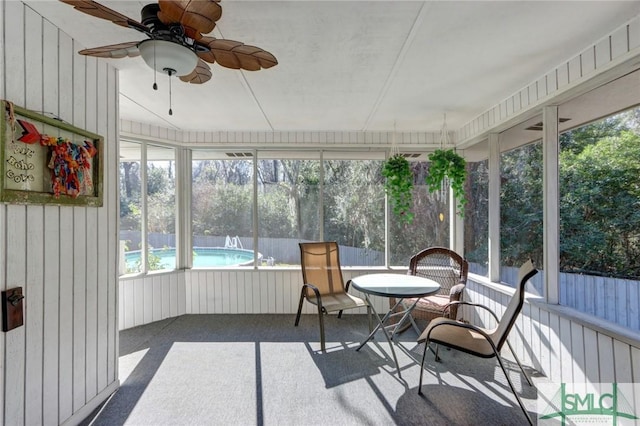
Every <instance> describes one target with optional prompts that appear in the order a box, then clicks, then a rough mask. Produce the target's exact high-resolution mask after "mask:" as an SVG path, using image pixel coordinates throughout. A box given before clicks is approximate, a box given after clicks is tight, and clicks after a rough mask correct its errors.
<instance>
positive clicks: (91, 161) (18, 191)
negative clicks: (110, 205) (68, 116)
mask: <svg viewBox="0 0 640 426" xmlns="http://www.w3.org/2000/svg"><path fill="white" fill-rule="evenodd" d="M1 108H2V111H3V112H4V117H3V120H1V121H0V176H2V179H1V185H0V201H1V202H5V203H17V204H60V205H83V206H90V207H100V206H102V187H103V149H104V147H103V143H104V140H103V138H102V137H101V136H99V135H96V134H94V133H91V132H88V131H86V130H83V129H80V128H77V127H74V126H72V125H70V124H68V123H64V122H62V121H60V120H57V119H54V118H50V117H45V116H44V115H41V114H38V113H36V112H33V111H29V110H27V109H24V108H20V107H18V106H15V105H13V104H12V103H10V102H8V101H2V102H1Z"/></svg>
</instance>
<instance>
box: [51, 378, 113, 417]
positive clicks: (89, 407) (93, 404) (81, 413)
mask: <svg viewBox="0 0 640 426" xmlns="http://www.w3.org/2000/svg"><path fill="white" fill-rule="evenodd" d="M119 387H120V380H115V381H114V382H112V383H111V384H110V385H109V386H107V387H106V388H104V390H103V391H102V392H100V393H99V394H98V395H96V396H95V397H93V398H92V399H91V401H89V402H87V403H86V404H85V406H84V407H82V408H80V409H79V410H78V411H76V412H75V413H73V415H72V416H71V417H69V418H68V419H67V420H65V421H64V422H63V423H62V426H76V425H78V424H80V423H81V422H82V421H83V420H85V419H86V418H87V417H89V415H91V413H93V411H94V410H95V409H96V408H98V407H99V406H100V404H102V403H103V402H104V401H106V400H107V399H108V398H109V397H110V396H111V395H112V394H113V393H114V392H115V391H117V390H118V388H119Z"/></svg>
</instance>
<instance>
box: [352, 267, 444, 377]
mask: <svg viewBox="0 0 640 426" xmlns="http://www.w3.org/2000/svg"><path fill="white" fill-rule="evenodd" d="M350 281H351V285H353V288H355V289H356V290H359V291H361V292H362V293H363V294H364V296H365V298H366V300H367V303H368V304H369V306H370V307H371V310H372V311H373V314H374V317H375V318H376V320H377V321H378V325H376V327H375V328H374V329H373V331H372V332H371V333H370V334H369V336H368V337H367V338H366V339H365V340H364V341H363V342H362V343H361V344H360V346H358V347H357V348H356V351H359V350H360V349H361V348H362V347H363V346H364V345H365V344H366V343H367V342H368V341H369V340H371V339H372V338H373V336H374V335H375V334H376V332H377V331H378V330H382V332H383V333H384V337H385V338H386V339H387V342H389V347H390V348H391V353H392V354H393V359H394V361H395V363H396V368H397V370H398V377H400V378H402V374H401V373H400V365H399V364H398V358H397V357H396V352H395V350H394V349H393V344H392V342H391V340H392V338H393V335H394V334H395V332H396V330H397V329H398V327H400V325H402V324H403V323H404V322H405V321H406V320H407V319H409V320H410V321H411V322H412V324H413V325H414V327H416V328H417V326H416V325H415V322H414V320H413V318H412V317H411V311H413V308H415V306H416V304H417V303H418V300H419V299H420V298H421V297H425V296H429V295H431V294H433V293H436V292H437V291H438V290H440V284H438V283H437V282H436V281H434V280H431V279H429V278H423V277H417V276H415V275H404V274H389V273H376V274H366V275H360V276H357V277H354V278H351V280H350ZM370 295H374V296H381V297H394V298H396V299H397V302H396V304H395V305H394V306H393V307H392V308H391V309H389V311H388V312H387V313H386V314H385V315H384V317H383V318H382V319H380V315H378V313H377V312H376V310H375V308H374V307H373V303H371V300H370V298H369V296H370ZM405 298H407V299H408V298H411V299H413V298H415V299H416V300H415V301H414V302H413V303H412V304H411V306H409V307H406V309H404V310H402V311H400V312H394V310H395V309H396V307H398V306H399V305H400V304H401V303H402V300H403V299H405ZM402 306H404V305H402ZM396 315H402V319H400V321H398V323H397V324H395V325H393V326H385V323H386V322H387V321H388V320H389V318H391V317H392V316H396ZM387 328H392V329H393V331H392V332H391V335H390V334H389V333H388V332H387Z"/></svg>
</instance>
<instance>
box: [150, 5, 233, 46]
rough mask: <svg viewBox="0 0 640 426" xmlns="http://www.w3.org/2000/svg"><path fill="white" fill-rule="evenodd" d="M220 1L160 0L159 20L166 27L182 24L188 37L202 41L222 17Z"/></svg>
mask: <svg viewBox="0 0 640 426" xmlns="http://www.w3.org/2000/svg"><path fill="white" fill-rule="evenodd" d="M219 2H220V0H159V1H158V5H159V6H160V12H158V18H159V19H160V22H162V23H163V24H165V25H169V24H176V23H180V24H181V25H182V26H183V28H184V31H185V34H186V35H187V37H190V38H192V39H194V40H200V39H201V38H202V35H203V34H209V33H210V32H211V31H213V28H214V27H215V26H216V21H217V20H218V19H220V16H222V7H220V5H219V4H218V3H219Z"/></svg>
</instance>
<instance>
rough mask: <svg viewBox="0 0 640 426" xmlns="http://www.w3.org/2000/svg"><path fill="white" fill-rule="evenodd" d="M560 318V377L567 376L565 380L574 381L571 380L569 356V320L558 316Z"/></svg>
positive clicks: (570, 359)
mask: <svg viewBox="0 0 640 426" xmlns="http://www.w3.org/2000/svg"><path fill="white" fill-rule="evenodd" d="M559 320H560V347H559V352H560V353H559V357H560V369H561V374H560V377H562V379H563V380H564V379H565V378H568V379H567V380H566V381H567V382H575V380H573V365H572V364H573V358H572V357H571V354H572V348H571V343H572V340H571V322H570V321H569V320H568V319H566V318H562V317H560V318H559Z"/></svg>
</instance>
